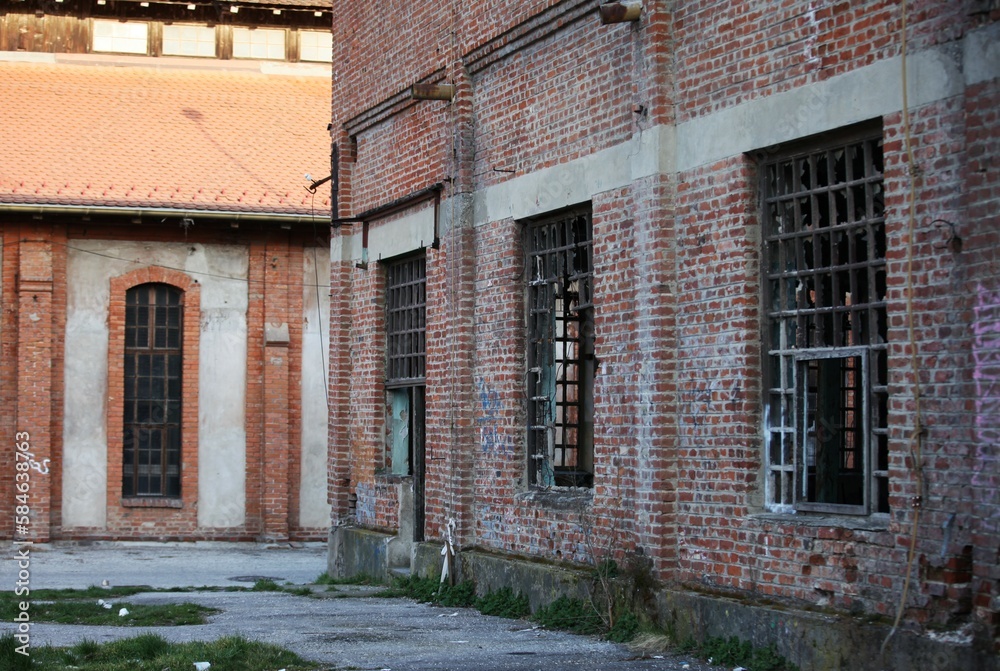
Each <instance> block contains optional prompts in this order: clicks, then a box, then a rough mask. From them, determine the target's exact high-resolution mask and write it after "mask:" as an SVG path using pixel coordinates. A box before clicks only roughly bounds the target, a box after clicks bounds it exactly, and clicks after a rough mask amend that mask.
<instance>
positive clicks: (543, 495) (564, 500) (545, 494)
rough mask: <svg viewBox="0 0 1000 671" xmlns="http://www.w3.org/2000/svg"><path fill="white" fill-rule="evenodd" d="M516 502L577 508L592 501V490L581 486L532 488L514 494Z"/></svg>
mask: <svg viewBox="0 0 1000 671" xmlns="http://www.w3.org/2000/svg"><path fill="white" fill-rule="evenodd" d="M514 500H515V501H516V502H517V503H535V504H538V505H541V506H545V507H547V508H553V509H555V510H578V509H580V508H582V507H585V506H590V505H591V504H592V503H593V502H594V490H593V489H585V488H583V487H560V488H550V489H532V490H530V491H527V492H521V493H518V494H516V495H515V496H514Z"/></svg>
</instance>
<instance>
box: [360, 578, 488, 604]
mask: <svg viewBox="0 0 1000 671" xmlns="http://www.w3.org/2000/svg"><path fill="white" fill-rule="evenodd" d="M376 596H381V597H404V598H407V599H413V600H414V601H420V602H421V603H433V604H435V605H438V606H447V607H449V608H468V607H471V606H473V605H475V603H476V585H475V583H473V582H471V581H468V580H466V581H465V582H461V583H459V584H457V585H448V584H444V585H442V584H441V583H440V582H439V581H438V580H437V579H436V578H420V577H417V576H414V575H411V576H407V577H405V578H396V579H395V580H394V581H393V583H392V586H391V587H389V588H388V589H385V590H383V591H381V592H379V593H378V594H376Z"/></svg>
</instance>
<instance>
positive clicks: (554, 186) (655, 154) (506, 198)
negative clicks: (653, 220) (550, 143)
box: [473, 126, 676, 226]
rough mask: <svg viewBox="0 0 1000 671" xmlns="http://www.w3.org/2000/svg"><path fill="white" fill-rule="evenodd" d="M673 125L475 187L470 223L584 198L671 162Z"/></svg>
mask: <svg viewBox="0 0 1000 671" xmlns="http://www.w3.org/2000/svg"><path fill="white" fill-rule="evenodd" d="M675 144H676V139H675V130H674V128H673V126H655V127H653V128H649V129H645V130H642V131H641V132H637V133H635V134H634V135H633V136H632V137H631V138H630V139H629V140H628V141H626V142H623V143H621V144H618V145H615V146H614V147H609V148H607V149H604V150H601V151H598V152H595V153H593V154H589V155H587V156H581V157H580V158H577V159H575V160H573V161H569V162H567V163H560V164H558V165H554V166H550V167H548V168H543V169H541V170H538V171H536V172H532V173H528V174H526V175H519V176H517V177H515V178H513V179H509V180H507V181H505V182H502V183H500V184H497V185H495V186H492V187H490V188H488V189H483V190H481V191H478V192H476V195H475V203H474V205H473V221H474V222H475V225H476V226H481V225H483V224H487V223H489V222H491V221H500V220H503V219H508V218H511V219H524V218H526V217H531V216H534V215H537V214H542V213H545V212H552V211H554V210H558V209H562V208H564V207H569V206H571V205H578V204H580V203H585V202H587V201H589V200H590V199H591V198H592V197H593V196H594V194H598V193H602V192H605V191H610V190H612V189H619V188H622V187H624V186H627V185H628V184H630V183H632V182H634V181H636V180H639V179H642V178H644V177H649V176H652V175H658V174H669V173H672V172H674V170H675V169H676V168H675V166H674V156H675V154H676V152H675Z"/></svg>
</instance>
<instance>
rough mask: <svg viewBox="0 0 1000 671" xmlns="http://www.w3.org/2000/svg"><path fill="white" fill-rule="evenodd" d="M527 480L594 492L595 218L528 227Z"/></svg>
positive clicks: (565, 218) (578, 215)
mask: <svg viewBox="0 0 1000 671" xmlns="http://www.w3.org/2000/svg"><path fill="white" fill-rule="evenodd" d="M527 236H528V240H527V250H528V276H529V281H528V310H529V312H528V366H529V371H528V393H529V422H530V424H529V431H528V448H529V472H530V478H531V482H532V483H533V484H536V485H540V486H577V487H589V486H592V485H593V432H594V405H593V380H594V309H593V274H594V262H593V239H592V232H591V216H590V213H589V212H586V213H570V214H565V215H562V216H559V217H556V218H552V219H546V220H544V221H538V222H532V223H530V224H529V225H528V227H527Z"/></svg>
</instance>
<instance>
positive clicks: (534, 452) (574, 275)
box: [329, 0, 1000, 668]
mask: <svg viewBox="0 0 1000 671" xmlns="http://www.w3.org/2000/svg"><path fill="white" fill-rule="evenodd" d="M600 4H601V3H598V2H596V1H594V0H559V1H556V0H536V1H533V2H530V3H529V2H525V3H516V5H514V6H512V5H511V3H500V2H494V1H492V0H477V1H476V2H472V3H464V4H461V5H454V6H453V5H452V4H448V3H437V4H429V5H428V4H419V5H414V4H412V3H390V4H389V5H388V6H387V5H385V3H383V4H381V5H378V6H370V7H363V6H357V5H354V4H353V3H352V4H351V6H350V7H348V6H347V3H342V2H337V3H335V9H337V6H338V5H339V6H341V7H340V9H343V11H335V16H336V17H337V18H336V20H335V21H334V74H333V110H334V112H333V116H334V129H335V130H334V132H335V133H336V136H335V146H336V154H335V166H334V170H335V176H336V184H337V186H336V194H335V212H334V216H335V217H336V219H335V226H334V231H333V239H332V250H333V251H332V264H333V265H332V274H331V287H332V295H333V305H332V307H331V311H332V315H333V321H332V324H331V387H330V389H331V396H333V397H335V398H332V399H331V402H332V408H333V411H332V413H331V418H330V426H331V433H330V448H331V451H330V462H329V468H330V477H331V480H330V501H331V504H332V507H333V523H334V527H335V528H334V532H333V536H332V542H331V567H332V568H333V569H334V570H340V571H344V572H350V571H352V570H357V569H358V567H360V566H362V565H364V566H366V567H368V569H369V570H371V566H375V568H376V569H378V568H379V567H381V568H383V569H388V568H392V567H393V566H402V567H411V565H412V568H414V569H415V570H422V569H426V568H427V567H426V566H422V565H421V564H420V557H422V556H426V557H430V558H432V559H433V558H437V559H435V560H434V561H437V562H439V561H440V558H439V555H438V554H437V551H436V550H435V551H433V552H431V553H428V554H426V555H424V554H422V548H424V547H425V546H426V545H428V544H431V545H433V544H434V543H437V544H440V543H441V542H442V541H443V540H444V539H445V538H446V536H447V535H448V534H449V533H453V534H454V540H455V545H456V547H457V548H458V551H459V558H460V565H462V566H463V567H464V568H465V569H466V570H467V571H468V572H469V573H470V574H475V573H476V569H475V566H474V564H475V559H474V558H475V557H476V556H477V554H478V555H489V556H491V557H495V556H502V557H506V558H508V559H509V560H510V562H511V563H512V564H513V563H517V560H518V559H519V558H526V557H527V558H531V559H533V560H538V559H543V560H548V561H550V562H554V563H556V564H560V565H562V564H565V565H570V566H572V565H594V564H597V563H599V562H601V561H602V560H604V559H606V558H608V557H613V558H616V559H618V560H619V561H621V560H624V559H626V558H628V557H630V556H631V557H633V558H634V557H640V558H642V560H643V561H645V562H648V565H649V566H650V568H651V571H652V574H653V576H654V577H655V578H656V579H657V580H659V581H661V584H662V585H663V586H664V588H663V593H667V592H670V591H671V590H693V591H694V592H697V593H701V594H706V593H707V594H720V595H729V596H735V597H738V598H739V599H741V600H743V602H747V601H749V602H755V601H760V602H763V601H773V602H778V603H781V604H783V605H784V606H786V607H787V606H798V607H801V608H804V609H807V610H808V609H811V610H813V611H815V610H822V611H825V612H832V613H839V614H844V615H845V616H846V615H848V614H850V615H855V616H865V617H868V618H869V620H871V619H873V618H874V619H878V618H884V619H890V620H891V619H892V618H894V617H895V616H896V613H897V610H898V609H899V605H900V603H901V600H904V599H905V603H904V607H903V609H902V611H903V620H902V622H903V628H904V629H906V630H907V631H910V632H921V631H925V630H927V629H928V628H934V627H945V628H958V629H960V628H961V627H963V626H965V627H966V628H965V629H961V631H962V632H963V635H968V636H969V637H971V636H972V633H970V632H973V631H974V632H975V636H976V637H977V638H976V640H977V641H978V642H979V643H983V642H984V641H985V643H983V644H984V645H985V646H986V647H987V648H989V649H992V647H993V645H994V643H993V641H994V638H993V637H994V636H996V633H997V630H996V625H997V618H998V612H1000V585H998V579H1000V562H998V548H1000V498H998V485H1000V469H998V461H997V459H998V454H997V446H998V440H997V430H998V426H1000V386H998V383H997V367H996V361H997V357H998V356H1000V340H998V338H997V333H998V331H997V327H996V324H997V315H998V310H1000V300H998V289H1000V285H998V277H1000V272H998V268H1000V267H998V265H997V264H998V259H997V256H996V254H997V252H996V249H997V246H998V243H1000V237H998V236H1000V234H998V231H1000V227H998V218H997V212H998V210H1000V177H998V176H1000V170H998V165H997V155H998V149H1000V146H998V142H1000V126H998V123H997V111H996V110H997V102H998V86H997V77H998V75H1000V67H998V59H997V51H996V44H997V38H998V36H1000V26H998V23H997V19H998V18H1000V12H998V8H997V6H996V3H990V2H981V1H971V0H970V1H962V2H940V1H932V0H915V1H910V2H907V3H905V4H906V6H905V11H904V8H903V3H900V2H895V1H893V2H889V1H886V0H865V1H864V2H850V3H848V2H839V3H835V2H807V1H806V0H791V1H789V2H782V3H765V2H756V1H753V0H745V1H741V2H668V1H666V0H645V1H644V2H642V3H641V5H642V7H641V12H640V14H639V17H638V20H636V21H624V22H620V23H609V24H606V25H605V24H603V23H602V21H601V20H600V18H599V9H604V10H608V9H610V7H603V8H601V7H599V5H600ZM612 4H622V3H612ZM623 4H624V5H625V6H623V7H622V8H621V9H622V11H625V10H629V9H632V8H634V5H635V3H623ZM904 36H905V44H904ZM904 50H905V51H904ZM904 55H905V59H904ZM904 63H905V68H906V76H905V81H906V82H907V84H906V86H904V85H903V81H904ZM428 98H430V99H428ZM904 101H905V104H904ZM400 278H402V279H400ZM399 361H402V362H403V363H405V364H406V365H408V366H409V365H411V364H412V365H411V367H409V368H405V367H404V369H397V368H396V367H395V363H396V362H399ZM371 532H381V533H384V534H387V535H388V536H389V538H390V539H391V542H389V543H388V552H383V549H384V548H385V547H386V546H385V544H384V543H382V541H381V540H379V541H371V542H370V544H368V545H366V541H365V538H369V537H372V536H371ZM374 537H376V538H381V537H379V536H374ZM911 542H912V548H913V549H912V551H911ZM433 570H439V567H437V566H436V565H435V567H434V569H433ZM907 575H910V576H911V577H912V583H911V584H909V585H906V583H907V580H906V577H907ZM496 584H497V585H498V586H499V584H500V583H496ZM667 610H669V609H667ZM664 612H666V611H664V609H663V608H661V616H664V617H667V616H666V615H664ZM675 616H676V613H675ZM680 617H681V619H684V618H685V617H687V615H682V616H680ZM778 619H780V618H778ZM761 621H762V622H767V623H769V625H768V626H771V627H772V629H773V628H774V626H775V624H774V622H775V615H774V612H770V615H766V616H764V617H762V619H761ZM858 622H861V620H858ZM818 628H820V629H821V628H822V627H821V626H820V627H818ZM866 628H867V629H868V630H870V631H871V630H872V628H871V627H859V629H866ZM814 629H816V628H814ZM887 629H888V627H884V628H883V629H880V630H878V631H881V632H882V634H881V635H880V636H881V637H884V632H885V631H886V630H887ZM749 632H750V628H749V627H748V628H747V629H746V630H744V631H739V632H737V631H733V630H729V631H728V632H727V631H725V630H724V629H723V630H720V631H719V632H718V633H722V634H727V635H728V634H736V633H738V634H740V635H741V636H747V635H750V633H749ZM758 634H759V635H758ZM873 635H875V634H873ZM753 636H754V637H757V638H759V639H760V640H764V639H766V638H767V634H766V633H760V632H756V631H755V632H754V633H753ZM803 636H804V635H803ZM915 636H916V638H914V639H913V641H920V640H924V641H926V640H927V639H926V637H925V638H923V639H921V638H920V636H917V635H916V634H915ZM881 637H880V638H879V642H881V640H882V638H881ZM788 638H789V639H792V638H796V637H795V636H789V637H788ZM796 640H798V639H796ZM843 640H848V639H847V638H844V639H843ZM913 641H911V642H910V643H907V644H906V645H908V646H911V650H918V649H919V650H923V648H921V647H920V645H918V644H917V643H914V642H913ZM789 645H791V644H789ZM977 645H978V643H977ZM848 647H850V646H848ZM902 647H905V646H904V645H903V644H901V643H899V642H898V639H897V643H896V650H895V652H893V653H891V654H895V655H897V656H899V655H904V656H905V654H907V653H906V651H903V650H901V648H902ZM890 650H891V648H890ZM785 651H786V652H787V654H788V655H789V656H790V657H791V658H793V659H795V660H797V661H799V663H800V664H802V665H803V666H805V667H807V668H840V663H839V662H838V663H837V664H836V665H833V664H832V663H831V665H829V666H824V665H823V664H820V663H819V662H817V661H816V659H815V657H810V654H816V653H809V652H807V651H803V649H792V648H786V650H785ZM876 652H877V648H876ZM869 653H871V648H867V647H865V646H863V645H860V644H858V645H855V646H854V649H853V650H847V649H845V650H843V651H841V652H840V653H838V654H841V655H842V657H840V658H839V659H841V660H842V661H843V663H845V664H846V663H848V662H850V663H851V664H860V666H852V668H866V667H865V666H864V664H869V663H874V662H873V661H872V659H871V658H870V655H869ZM912 654H923V653H912ZM962 654H965V653H961V654H959V653H957V652H955V651H954V650H952V651H951V652H948V653H947V654H945V655H944V657H941V656H940V655H939V656H938V657H935V658H934V659H933V660H932V661H929V662H927V663H926V664H925V665H924V666H923V667H921V668H949V666H948V665H949V664H951V663H956V664H957V663H961V662H960V661H959V660H961V659H965V658H964V657H962ZM968 654H972V653H968ZM949 655H950V657H949ZM866 656H867V657H868V658H867V659H866ZM876 658H877V655H876ZM945 658H947V659H948V660H951V661H946V660H945ZM893 659H895V660H896V661H895V662H892V663H891V664H895V665H896V667H895V668H908V667H907V666H906V665H907V664H910V663H912V659H911V658H907V659H909V660H910V661H905V660H904V659H903V657H897V658H893ZM977 659H978V658H977ZM990 659H993V658H992V657H990ZM900 660H903V661H900ZM993 661H995V659H993ZM977 663H978V662H977ZM991 663H992V662H991ZM934 664H936V666H935V665H934ZM912 668H917V667H912ZM966 668H968V667H966Z"/></svg>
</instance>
